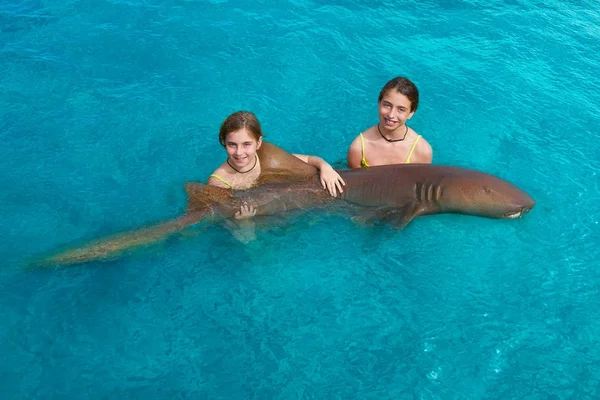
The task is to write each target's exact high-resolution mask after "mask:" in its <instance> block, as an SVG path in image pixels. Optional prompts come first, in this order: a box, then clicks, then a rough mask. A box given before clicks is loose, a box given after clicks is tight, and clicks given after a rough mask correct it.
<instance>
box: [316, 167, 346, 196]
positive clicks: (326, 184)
mask: <svg viewBox="0 0 600 400" xmlns="http://www.w3.org/2000/svg"><path fill="white" fill-rule="evenodd" d="M319 175H320V178H321V185H323V189H327V190H328V191H329V194H330V195H331V196H333V197H335V196H337V193H338V192H339V193H340V194H342V193H344V190H343V189H342V186H343V185H345V184H346V182H344V180H343V179H342V177H341V176H340V174H338V173H337V171H336V170H334V169H333V168H332V167H331V165H329V164H327V165H323V166H322V168H321V170H320V171H319Z"/></svg>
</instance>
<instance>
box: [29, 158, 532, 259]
mask: <svg viewBox="0 0 600 400" xmlns="http://www.w3.org/2000/svg"><path fill="white" fill-rule="evenodd" d="M338 172H339V173H340V175H341V176H342V178H343V179H344V181H345V182H346V186H345V187H344V192H343V193H342V194H341V195H338V196H337V197H335V198H334V197H331V196H329V194H328V192H327V191H326V190H324V189H323V188H322V187H321V184H320V182H319V178H318V176H317V175H312V176H310V174H309V175H308V176H304V177H301V179H300V178H298V179H296V180H295V181H294V182H281V181H282V178H281V177H282V176H284V175H285V171H284V172H282V170H281V169H280V168H278V166H275V167H274V168H272V169H271V171H270V172H269V171H266V172H265V174H264V176H262V178H263V182H279V183H264V184H261V185H259V186H256V187H254V188H252V189H248V190H239V191H232V190H230V189H223V188H218V187H214V186H207V185H203V184H200V183H195V182H190V183H187V184H186V185H185V189H186V192H187V196H188V204H187V211H186V212H185V213H184V214H183V215H182V216H180V217H178V218H175V219H173V220H170V221H166V222H162V223H158V224H156V225H153V226H150V227H146V228H142V229H139V230H135V231H131V232H126V233H121V234H117V235H114V236H110V237H107V238H105V239H100V240H98V241H93V242H90V243H88V244H85V245H83V246H80V247H76V248H72V249H68V250H66V251H63V252H59V253H56V254H52V255H50V256H47V257H44V258H43V259H42V260H40V261H37V262H35V265H36V266H61V265H71V264H79V263H85V262H90V261H101V260H107V259H112V258H114V257H117V256H119V255H122V254H123V253H124V252H126V251H128V250H131V249H134V248H137V247H140V246H145V245H149V244H152V243H155V242H157V241H160V240H162V239H164V238H166V237H168V236H169V235H171V234H173V233H175V232H178V231H180V230H181V229H184V228H186V227H188V226H191V225H194V224H197V223H199V222H201V221H216V220H220V219H225V218H232V217H233V216H234V213H235V212H236V211H238V210H239V209H240V207H241V205H242V204H248V205H252V206H254V207H255V208H256V209H257V215H274V214H281V213H286V212H288V211H293V210H307V209H315V208H324V207H327V208H333V209H334V210H335V207H337V208H338V209H340V210H341V209H346V210H347V209H349V208H350V209H352V210H353V212H355V213H360V214H362V215H363V216H368V217H369V218H371V219H373V220H378V221H382V222H384V223H388V224H391V225H393V226H396V227H397V228H399V229H402V228H403V227H404V226H406V225H407V224H408V223H410V222H411V221H412V220H413V219H414V218H415V217H418V216H423V215H431V214H442V213H455V214H467V215H475V216H480V217H486V218H504V219H510V218H517V217H521V216H523V215H524V214H526V213H527V212H529V211H530V210H531V209H532V208H533V206H534V205H535V201H534V200H533V199H532V198H531V197H530V196H529V195H528V194H527V193H525V192H524V191H522V190H521V189H519V188H518V187H516V186H514V185H513V184H511V183H509V182H507V181H505V180H502V179H500V178H498V177H495V176H493V175H490V174H486V173H483V172H479V171H475V170H469V169H464V168H458V167H448V166H439V165H430V164H427V165H424V164H411V165H386V166H378V167H370V168H369V169H368V170H364V169H357V170H339V171H338Z"/></svg>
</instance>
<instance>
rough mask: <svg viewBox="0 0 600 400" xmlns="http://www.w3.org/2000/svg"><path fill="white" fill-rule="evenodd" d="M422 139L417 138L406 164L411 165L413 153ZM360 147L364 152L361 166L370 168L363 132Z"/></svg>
mask: <svg viewBox="0 0 600 400" xmlns="http://www.w3.org/2000/svg"><path fill="white" fill-rule="evenodd" d="M382 136H383V135H382ZM420 138H421V135H419V136H417V138H416V139H415V142H414V143H413V145H412V147H411V148H410V152H409V153H408V157H406V160H405V161H404V164H410V157H411V156H412V153H413V151H415V148H416V147H417V143H418V142H419V139H420ZM360 147H361V151H362V159H361V160H360V166H361V167H363V168H369V163H367V158H366V157H365V139H364V137H363V134H362V132H361V133H360Z"/></svg>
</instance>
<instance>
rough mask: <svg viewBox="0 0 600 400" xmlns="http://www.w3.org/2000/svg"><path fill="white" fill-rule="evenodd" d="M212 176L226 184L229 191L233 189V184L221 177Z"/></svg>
mask: <svg viewBox="0 0 600 400" xmlns="http://www.w3.org/2000/svg"><path fill="white" fill-rule="evenodd" d="M211 176H213V177H215V178H217V179H218V180H220V181H221V182H223V183H224V184H226V185H227V186H229V189H233V185H232V184H231V183H229V182H227V181H226V180H225V179H223V178H221V177H220V176H219V175H215V174H212V175H211Z"/></svg>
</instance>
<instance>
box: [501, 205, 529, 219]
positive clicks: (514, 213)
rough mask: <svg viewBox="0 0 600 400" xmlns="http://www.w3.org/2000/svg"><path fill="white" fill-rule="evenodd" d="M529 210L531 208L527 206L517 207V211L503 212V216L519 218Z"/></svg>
mask: <svg viewBox="0 0 600 400" xmlns="http://www.w3.org/2000/svg"><path fill="white" fill-rule="evenodd" d="M529 210H531V209H530V208H527V207H523V208H520V209H518V210H517V211H509V212H507V213H504V218H520V217H522V216H523V215H524V214H527V213H528V212H529Z"/></svg>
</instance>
